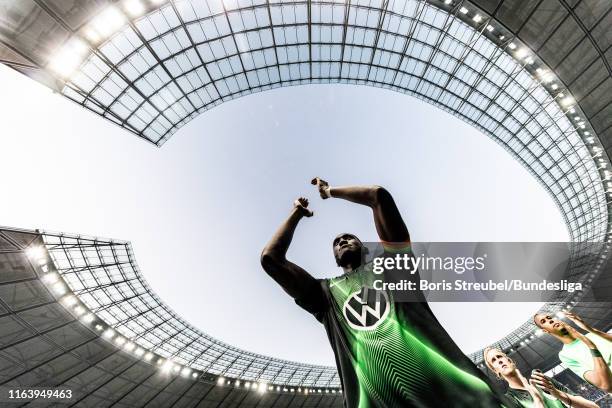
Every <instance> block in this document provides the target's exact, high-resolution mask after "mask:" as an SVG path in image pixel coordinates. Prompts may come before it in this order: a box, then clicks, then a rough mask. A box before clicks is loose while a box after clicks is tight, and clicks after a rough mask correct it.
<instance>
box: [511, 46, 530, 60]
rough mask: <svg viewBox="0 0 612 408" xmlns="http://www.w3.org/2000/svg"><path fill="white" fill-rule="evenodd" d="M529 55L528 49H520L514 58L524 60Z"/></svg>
mask: <svg viewBox="0 0 612 408" xmlns="http://www.w3.org/2000/svg"><path fill="white" fill-rule="evenodd" d="M527 55H529V51H528V50H527V48H519V49H518V50H517V51H516V53H515V54H514V56H515V57H516V58H518V59H523V58H525V57H527Z"/></svg>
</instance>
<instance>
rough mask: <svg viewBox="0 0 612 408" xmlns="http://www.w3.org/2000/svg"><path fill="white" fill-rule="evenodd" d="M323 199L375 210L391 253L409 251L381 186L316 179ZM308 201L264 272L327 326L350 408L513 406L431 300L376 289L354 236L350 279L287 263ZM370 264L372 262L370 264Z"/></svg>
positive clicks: (266, 257)
mask: <svg viewBox="0 0 612 408" xmlns="http://www.w3.org/2000/svg"><path fill="white" fill-rule="evenodd" d="M312 184H314V185H316V187H317V189H318V191H319V194H320V196H321V198H323V199H329V198H339V199H344V200H347V201H350V202H353V203H356V204H360V205H365V206H367V207H370V208H371V209H372V213H373V217H374V224H375V226H376V231H377V232H378V236H379V239H380V241H382V244H383V247H384V248H385V249H386V250H389V251H391V250H393V251H396V250H397V249H398V248H404V250H409V245H410V235H409V233H408V229H407V228H406V225H405V223H404V221H403V219H402V217H401V215H400V212H399V210H398V208H397V206H396V205H395V202H394V200H393V198H392V196H391V194H389V192H388V191H387V190H386V189H384V188H382V187H379V186H349V187H330V186H329V184H328V183H327V182H325V181H324V180H321V179H319V178H315V179H313V180H312ZM308 204H309V203H308V200H307V199H305V198H299V199H298V200H296V201H295V203H294V206H293V209H292V210H291V212H290V214H289V217H288V218H287V219H286V220H285V221H284V222H283V223H282V224H281V226H280V227H279V229H278V230H277V231H276V233H275V234H274V236H273V237H272V239H271V240H270V242H268V244H267V245H266V247H265V248H264V250H263V252H262V255H261V263H262V266H263V268H264V270H265V271H266V272H267V273H268V275H270V276H271V277H272V278H273V279H274V280H275V281H276V282H277V283H278V284H279V285H280V286H281V287H282V288H283V289H284V290H285V291H286V292H287V293H288V294H289V295H290V296H291V297H293V298H294V299H295V302H296V303H297V304H298V305H299V306H301V307H302V308H304V309H305V310H306V311H308V312H310V313H311V314H313V315H314V316H315V317H316V318H317V320H319V321H320V322H321V323H322V324H323V325H324V327H325V330H326V331H327V335H328V338H329V341H330V344H331V346H332V348H333V350H334V354H335V357H336V366H337V368H338V372H339V375H340V380H341V383H342V388H343V394H344V399H345V401H344V403H345V407H347V408H370V407H393V408H394V407H401V408H411V407H415V408H417V407H418V408H422V407H457V408H460V407H465V408H468V407H469V408H474V407H500V406H506V407H513V406H516V405H515V404H512V403H511V402H509V401H508V400H506V399H505V398H504V397H503V396H501V395H498V394H496V393H495V392H493V391H492V389H491V387H490V385H489V383H488V380H487V378H486V376H485V375H484V373H482V372H481V371H480V370H478V369H477V368H476V366H475V365H474V364H473V363H472V362H471V361H470V360H469V359H468V358H467V356H465V355H464V354H463V353H462V352H461V350H460V349H459V348H458V347H457V345H456V344H455V343H454V341H453V340H452V339H451V338H450V336H449V335H448V333H446V331H445V330H444V328H443V327H442V326H441V325H440V323H439V322H438V320H437V319H436V317H435V316H434V315H433V313H432V311H431V309H430V308H429V306H428V305H427V303H426V302H425V301H418V302H399V301H395V300H394V296H393V293H390V292H386V291H379V290H375V289H374V288H373V286H372V285H371V280H370V276H371V275H372V274H371V273H368V272H371V268H370V269H368V265H367V264H366V263H365V256H364V254H365V253H366V251H365V250H364V245H363V243H362V242H361V241H360V240H359V238H357V237H356V236H355V235H353V234H349V233H342V234H339V235H338V236H337V237H336V238H335V239H334V241H333V253H334V257H335V259H336V263H337V265H338V266H339V267H341V268H342V269H343V274H342V275H341V276H339V277H337V278H332V279H315V278H313V277H312V276H311V275H310V274H309V273H308V272H307V271H305V270H304V269H303V268H301V267H300V266H298V265H296V264H294V263H293V262H291V261H289V260H288V259H287V257H286V255H287V250H288V249H289V245H290V244H291V240H292V238H293V234H294V232H295V229H296V227H297V225H298V223H299V222H300V220H302V219H303V218H304V217H311V216H312V215H313V213H312V211H311V210H310V209H309V208H308ZM370 265H371V263H370Z"/></svg>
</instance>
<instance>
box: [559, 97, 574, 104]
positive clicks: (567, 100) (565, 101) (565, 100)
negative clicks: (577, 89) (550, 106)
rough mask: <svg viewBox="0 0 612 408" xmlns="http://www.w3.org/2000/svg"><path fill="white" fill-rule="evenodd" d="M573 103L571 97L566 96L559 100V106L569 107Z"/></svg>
mask: <svg viewBox="0 0 612 408" xmlns="http://www.w3.org/2000/svg"><path fill="white" fill-rule="evenodd" d="M573 103H574V98H572V97H571V96H568V97H566V98H564V99H562V100H561V104H562V105H564V106H567V105H571V104H573Z"/></svg>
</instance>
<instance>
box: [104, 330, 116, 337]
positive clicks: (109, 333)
mask: <svg viewBox="0 0 612 408" xmlns="http://www.w3.org/2000/svg"><path fill="white" fill-rule="evenodd" d="M114 335H115V331H114V330H113V329H107V330H105V331H104V333H102V337H104V338H105V339H112V338H113V336H114Z"/></svg>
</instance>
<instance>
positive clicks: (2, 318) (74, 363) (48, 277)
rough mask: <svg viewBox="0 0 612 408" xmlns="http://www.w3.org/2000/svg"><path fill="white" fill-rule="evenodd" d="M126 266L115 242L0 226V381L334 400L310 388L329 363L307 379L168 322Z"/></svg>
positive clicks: (272, 401)
mask: <svg viewBox="0 0 612 408" xmlns="http://www.w3.org/2000/svg"><path fill="white" fill-rule="evenodd" d="M132 262H133V261H132V260H131V253H130V250H129V245H128V244H126V243H122V242H109V241H104V240H95V239H90V238H83V237H68V236H57V235H48V234H40V233H38V232H36V231H26V230H15V229H0V327H2V330H1V332H0V367H1V368H2V369H1V370H0V384H1V385H2V386H3V387H4V388H5V389H32V388H49V387H57V388H58V389H63V390H71V392H72V396H71V398H70V399H69V400H64V401H62V400H59V399H58V400H55V401H57V402H61V403H63V404H62V406H78V407H96V408H97V407H100V406H118V407H169V406H172V407H212V406H218V407H221V406H223V407H230V406H231V407H235V406H241V407H271V406H274V407H295V406H302V407H332V406H333V407H340V406H342V396H341V391H340V390H339V389H338V388H336V387H329V386H325V387H321V386H317V385H318V383H331V382H333V381H334V376H335V375H336V374H335V371H334V370H333V369H328V368H321V367H315V366H310V367H311V370H312V371H313V372H315V371H316V372H318V373H319V377H318V378H315V377H312V374H311V373H304V372H303V370H304V369H307V367H308V366H306V365H300V364H297V363H291V362H286V361H281V360H277V359H271V358H267V357H263V356H257V355H254V354H252V353H245V352H242V351H240V350H236V349H235V348H232V347H231V346H228V345H224V344H221V343H219V342H217V341H215V340H213V339H211V338H210V337H208V336H206V335H203V334H202V333H200V332H199V331H197V330H196V329H194V328H191V327H189V326H188V325H185V326H182V327H177V325H179V324H182V323H183V322H182V321H181V319H180V318H178V317H177V316H176V315H174V314H173V312H172V311H171V310H169V309H167V307H166V306H165V305H163V304H162V303H160V302H158V301H157V299H155V297H154V294H153V293H151V292H150V291H149V290H148V289H146V284H145V283H144V282H143V281H141V280H140V277H139V274H138V272H137V271H136V270H135V268H136V266H135V264H133V263H132ZM58 266H59V267H60V268H59V269H58V268H57V267H58ZM133 268H134V269H133ZM105 287H106V290H104V289H103V288H105ZM73 291H74V292H73ZM75 295H76V296H75ZM103 319H105V320H103ZM118 319H122V320H121V321H119V320H118ZM185 346H187V347H185ZM185 348H187V349H188V350H187V351H185V352H183V351H184V349H185ZM181 349H183V350H181ZM196 350H197V351H198V353H200V355H192V354H190V352H193V351H196ZM325 375H328V377H327V379H325V378H324V376H325ZM307 383H310V384H311V385H312V386H305V384H307ZM5 402H6V401H5ZM25 402H26V403H27V401H25Z"/></svg>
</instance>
